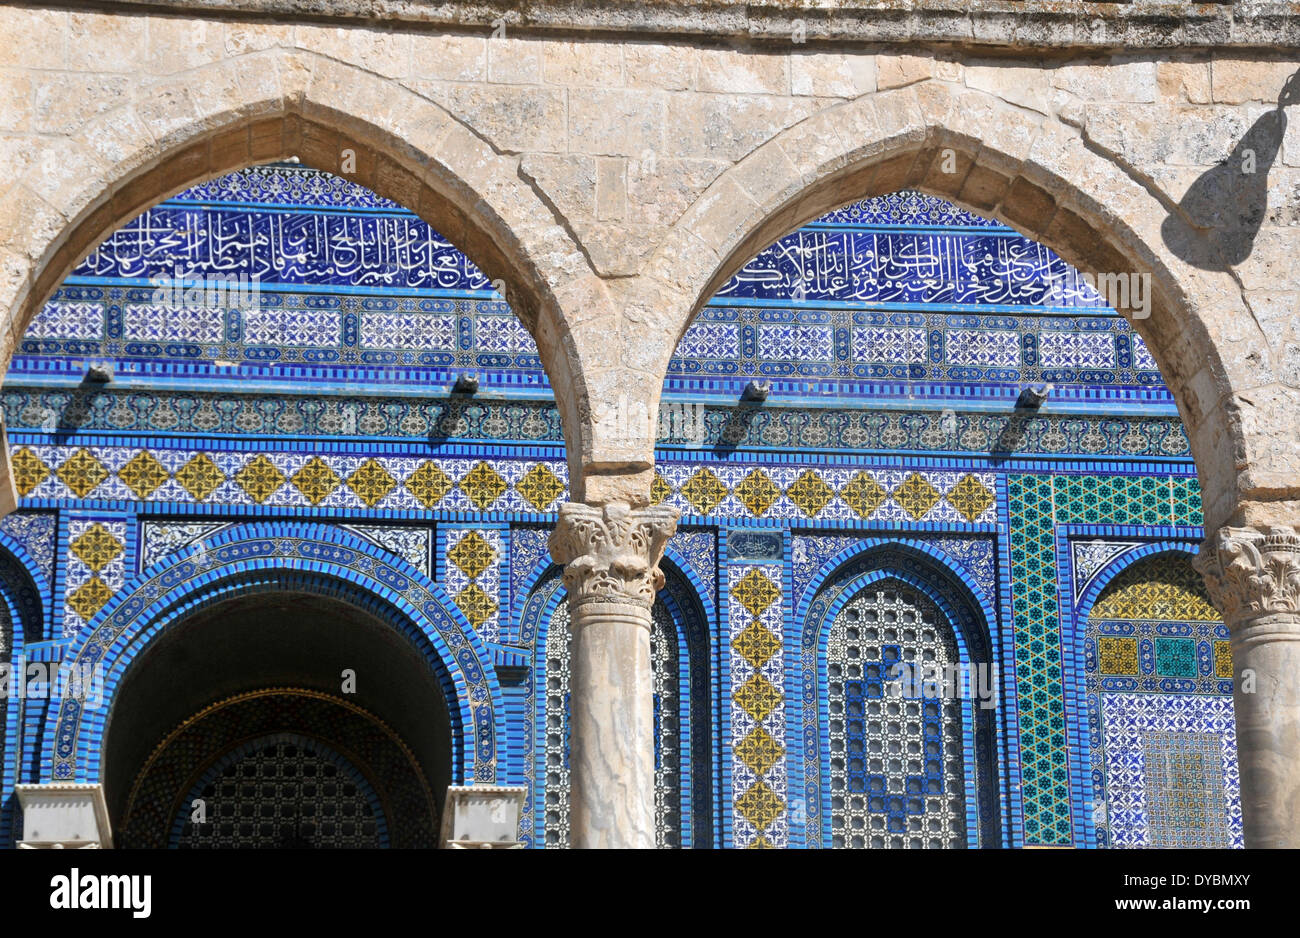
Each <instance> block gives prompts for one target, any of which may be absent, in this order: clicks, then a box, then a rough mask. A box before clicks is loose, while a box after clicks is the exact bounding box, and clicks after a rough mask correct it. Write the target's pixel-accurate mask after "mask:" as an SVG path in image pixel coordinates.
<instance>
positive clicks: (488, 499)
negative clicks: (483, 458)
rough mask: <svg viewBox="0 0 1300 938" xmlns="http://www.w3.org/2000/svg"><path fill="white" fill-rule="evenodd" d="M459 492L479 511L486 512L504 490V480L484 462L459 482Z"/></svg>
mask: <svg viewBox="0 0 1300 938" xmlns="http://www.w3.org/2000/svg"><path fill="white" fill-rule="evenodd" d="M460 490H461V491H462V492H464V493H465V497H466V498H468V499H469V500H470V501H471V502H473V503H474V507H476V508H477V509H478V510H479V511H486V510H487V509H488V508H490V507H491V506H492V503H493V502H495V501H496V500H497V499H498V498H500V497H501V493H502V492H504V491H505V490H506V480H505V479H503V478H501V473H499V472H497V471H496V470H495V469H493V468H492V467H491V466H489V465H488V464H487V463H485V462H480V463H478V464H477V465H475V466H474V468H473V469H471V470H470V471H469V472H467V473H465V475H464V476H462V477H461V480H460Z"/></svg>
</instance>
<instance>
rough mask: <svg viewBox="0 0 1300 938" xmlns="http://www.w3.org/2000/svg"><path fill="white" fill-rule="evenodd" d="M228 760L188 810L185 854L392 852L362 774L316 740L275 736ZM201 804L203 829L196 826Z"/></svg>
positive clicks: (183, 843)
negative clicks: (206, 850)
mask: <svg viewBox="0 0 1300 938" xmlns="http://www.w3.org/2000/svg"><path fill="white" fill-rule="evenodd" d="M223 761H224V762H225V765H224V766H222V767H221V768H220V770H219V772H218V773H217V774H216V775H215V777H212V778H209V779H207V780H206V783H204V784H202V785H201V787H199V788H198V790H197V791H196V792H194V793H192V794H191V796H190V797H189V798H188V799H186V800H185V802H184V804H183V805H182V806H181V810H182V812H183V814H184V815H185V816H186V821H185V825H184V827H183V828H182V829H181V833H180V838H179V840H178V841H177V846H178V847H180V848H181V849H186V848H194V847H220V848H249V847H316V848H343V847H381V846H384V844H383V842H382V840H381V837H380V834H379V825H378V823H377V820H378V816H379V812H380V808H379V804H378V801H377V800H376V799H375V798H374V796H373V794H370V793H369V791H368V786H366V785H365V783H364V781H363V779H362V777H361V775H360V773H359V772H357V770H356V769H355V768H353V767H352V766H351V765H350V764H349V763H347V762H346V761H344V760H343V759H342V757H341V756H338V755H337V754H334V753H332V752H329V751H328V750H326V749H324V748H323V747H321V746H319V745H318V744H316V743H314V741H312V740H309V739H305V738H301V737H296V736H290V735H286V734H280V735H276V736H270V737H266V738H264V739H260V740H255V741H253V742H252V743H249V744H245V745H243V746H241V747H240V750H239V751H238V753H237V754H236V757H235V758H227V759H226V760H223ZM196 798H197V799H202V801H203V806H202V808H203V814H202V815H201V816H202V817H203V821H202V822H201V823H195V822H194V810H195V806H194V805H193V801H194V800H195V799H196Z"/></svg>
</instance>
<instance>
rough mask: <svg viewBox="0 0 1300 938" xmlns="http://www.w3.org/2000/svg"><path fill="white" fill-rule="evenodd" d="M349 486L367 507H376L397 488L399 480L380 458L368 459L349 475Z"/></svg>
mask: <svg viewBox="0 0 1300 938" xmlns="http://www.w3.org/2000/svg"><path fill="white" fill-rule="evenodd" d="M348 488H350V489H351V490H352V492H353V494H355V495H356V496H357V498H359V499H361V500H362V501H363V502H365V503H366V507H367V508H374V507H375V506H376V505H378V504H379V503H380V502H381V501H383V500H384V499H385V498H387V497H388V493H389V492H391V491H392V490H393V489H395V488H397V480H396V479H394V478H393V475H392V473H390V472H389V471H388V470H387V469H385V468H384V466H383V464H382V463H381V462H380V461H379V460H377V459H367V460H366V461H365V462H363V463H362V464H361V465H359V466H357V468H356V471H354V472H353V473H352V474H351V475H350V476H348Z"/></svg>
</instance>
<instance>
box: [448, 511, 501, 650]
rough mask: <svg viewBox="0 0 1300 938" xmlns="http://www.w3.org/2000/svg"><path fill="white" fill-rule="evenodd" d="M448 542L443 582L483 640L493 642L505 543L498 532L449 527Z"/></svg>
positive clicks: (495, 634)
mask: <svg viewBox="0 0 1300 938" xmlns="http://www.w3.org/2000/svg"><path fill="white" fill-rule="evenodd" d="M447 544H448V545H449V546H448V547H447V554H446V557H447V563H446V565H445V567H444V574H443V582H444V583H445V585H446V587H447V590H448V591H449V592H450V593H452V597H453V599H454V600H455V602H456V605H457V606H459V607H460V611H461V612H463V613H465V618H466V619H468V620H469V622H470V625H472V626H474V628H476V629H478V630H479V631H480V632H481V633H482V634H483V637H484V638H485V639H487V640H488V641H494V640H495V639H496V637H497V631H498V624H497V614H498V612H499V611H500V608H501V607H500V600H499V597H498V593H499V590H500V585H501V574H500V570H499V569H498V563H499V562H500V559H501V556H502V553H503V549H504V545H503V543H502V541H501V540H500V534H499V533H498V532H495V531H491V530H484V531H477V530H468V531H465V530H457V529H452V530H450V531H449V532H448V535H447Z"/></svg>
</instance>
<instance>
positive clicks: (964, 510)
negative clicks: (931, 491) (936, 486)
mask: <svg viewBox="0 0 1300 938" xmlns="http://www.w3.org/2000/svg"><path fill="white" fill-rule="evenodd" d="M944 497H945V498H947V500H948V504H950V505H952V507H953V508H955V509H957V513H958V514H959V515H961V516H962V517H963V518H965V519H966V520H967V521H970V522H974V521H975V519H976V518H978V517H979V516H980V515H982V514H984V512H986V511H988V510H989V508H990V507H992V505H993V498H994V496H993V493H992V492H991V491H990V490H989V488H988V486H986V485H985V484H984V483H983V482H981V481H980V480H979V479H977V478H975V477H974V476H972V475H966V476H962V477H961V479H960V480H958V482H957V484H956V485H954V486H953V487H952V488H951V489H949V490H948V494H947V495H946V496H944Z"/></svg>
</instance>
